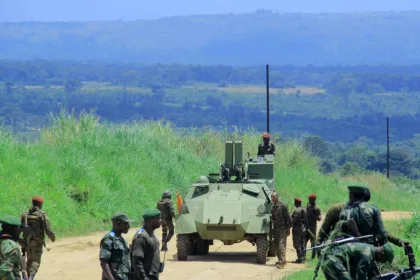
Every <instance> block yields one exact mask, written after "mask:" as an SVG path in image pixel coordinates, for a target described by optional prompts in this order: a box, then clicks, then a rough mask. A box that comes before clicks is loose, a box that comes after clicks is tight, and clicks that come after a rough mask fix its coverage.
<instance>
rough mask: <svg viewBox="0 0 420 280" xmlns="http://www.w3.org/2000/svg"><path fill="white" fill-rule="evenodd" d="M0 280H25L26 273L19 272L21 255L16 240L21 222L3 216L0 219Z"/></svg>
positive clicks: (16, 218) (15, 218)
mask: <svg viewBox="0 0 420 280" xmlns="http://www.w3.org/2000/svg"><path fill="white" fill-rule="evenodd" d="M0 223H1V224H2V225H1V227H2V231H1V232H0V279H7V280H9V279H10V280H20V279H21V275H20V273H21V272H22V278H23V279H27V278H26V277H27V275H26V271H24V270H22V271H21V263H20V261H21V255H20V250H19V245H18V243H17V239H18V238H19V231H20V226H21V222H20V220H19V218H18V217H13V216H9V215H7V216H5V217H2V219H0Z"/></svg>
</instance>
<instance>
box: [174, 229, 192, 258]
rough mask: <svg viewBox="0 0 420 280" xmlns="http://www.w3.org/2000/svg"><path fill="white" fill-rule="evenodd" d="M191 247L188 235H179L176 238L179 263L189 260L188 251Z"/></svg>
mask: <svg viewBox="0 0 420 280" xmlns="http://www.w3.org/2000/svg"><path fill="white" fill-rule="evenodd" d="M189 247H190V239H189V237H188V235H187V234H178V235H177V236H176V249H177V251H178V252H177V254H178V260H179V261H186V260H187V259H188V250H189Z"/></svg>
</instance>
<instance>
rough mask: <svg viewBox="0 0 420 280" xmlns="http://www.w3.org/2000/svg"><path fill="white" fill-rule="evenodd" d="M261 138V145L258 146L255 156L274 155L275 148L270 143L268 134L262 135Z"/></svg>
mask: <svg viewBox="0 0 420 280" xmlns="http://www.w3.org/2000/svg"><path fill="white" fill-rule="evenodd" d="M262 137H263V143H261V144H259V145H258V153H257V156H259V157H260V156H264V155H276V146H275V145H274V144H273V143H272V142H271V141H270V137H271V136H270V134H268V133H264V134H263V135H262Z"/></svg>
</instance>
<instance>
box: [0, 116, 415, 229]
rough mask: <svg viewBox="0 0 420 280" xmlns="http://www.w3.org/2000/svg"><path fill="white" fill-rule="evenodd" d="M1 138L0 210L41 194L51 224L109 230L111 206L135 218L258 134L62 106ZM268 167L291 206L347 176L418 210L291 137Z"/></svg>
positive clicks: (380, 200) (339, 196) (396, 205)
mask: <svg viewBox="0 0 420 280" xmlns="http://www.w3.org/2000/svg"><path fill="white" fill-rule="evenodd" d="M0 139H1V140H0V184H1V189H2V190H6V191H2V192H1V193H0V204H1V205H3V207H2V213H1V214H14V215H20V213H21V212H22V211H24V210H25V209H26V208H28V207H29V205H30V198H31V196H32V195H36V194H38V195H42V196H44V197H45V200H46V203H45V210H46V211H47V213H48V214H49V216H50V217H51V219H52V222H53V226H54V228H55V229H56V230H57V231H58V232H59V235H70V234H81V233H86V232H89V231H95V230H104V229H108V228H109V226H110V223H109V218H110V216H111V215H112V214H113V213H114V212H116V211H125V212H127V213H128V214H129V215H130V216H131V217H133V218H136V219H138V218H139V217H140V215H141V213H142V211H143V209H144V208H146V207H155V201H156V200H157V199H159V197H160V195H161V192H162V191H163V190H165V189H168V188H169V189H172V190H173V191H175V190H179V191H181V192H184V191H185V190H186V188H187V187H188V185H189V184H191V183H192V182H193V181H194V180H196V179H198V178H199V176H200V175H205V174H208V173H212V172H217V171H218V164H219V163H220V162H221V161H222V160H223V146H224V141H225V140H227V139H242V140H243V141H244V143H245V151H250V152H251V153H252V154H254V153H255V152H256V148H257V145H258V143H259V141H260V136H259V133H257V132H255V131H251V130H250V131H246V132H244V133H242V132H240V131H235V132H233V133H231V134H228V133H226V132H223V131H221V132H218V131H214V130H198V131H197V132H195V133H190V134H186V133H183V132H182V130H180V129H176V128H172V127H171V126H170V125H169V124H164V123H162V122H144V123H133V124H130V125H125V126H106V125H103V124H99V123H98V121H97V119H96V118H95V116H94V115H90V114H82V115H80V116H79V118H78V119H76V118H74V117H73V116H71V115H68V114H66V113H64V112H63V113H62V114H60V115H59V116H57V117H55V118H53V122H52V124H51V126H49V127H46V128H44V129H43V130H42V132H41V139H40V140H39V141H38V142H36V143H20V142H18V141H17V140H16V139H15V138H14V136H13V135H12V134H10V133H8V132H7V131H5V130H2V131H1V133H0ZM275 168H276V174H275V176H276V177H275V183H276V187H277V189H278V191H279V193H280V196H281V197H282V199H283V200H284V201H286V202H287V203H288V204H289V205H291V206H292V202H293V198H294V197H296V196H299V197H302V198H305V197H306V196H307V195H308V194H309V193H311V192H316V193H317V194H318V196H319V205H320V206H321V208H322V209H323V210H324V211H325V210H326V209H327V207H328V206H329V205H330V204H332V203H335V202H339V201H344V200H346V199H347V191H346V188H345V185H346V182H348V181H350V180H351V181H354V180H357V181H361V182H367V183H369V184H370V185H371V186H372V189H373V192H372V194H373V195H372V202H373V203H375V204H377V205H378V206H380V207H381V208H384V209H386V210H396V209H401V210H414V209H418V201H419V199H420V196H419V195H413V194H408V193H405V192H404V191H402V190H399V189H398V188H397V187H396V186H393V185H391V183H390V182H389V181H387V180H386V179H384V178H383V177H382V176H380V175H375V174H372V175H364V176H363V177H358V178H340V177H338V175H331V176H324V175H321V174H320V173H319V172H318V171H317V158H314V157H311V156H309V155H308V154H307V152H305V151H304V149H303V148H302V147H301V146H300V144H298V143H297V142H293V141H289V142H285V143H281V144H278V154H277V156H276V166H275ZM332 193H333V194H334V195H333V196H331V194H332Z"/></svg>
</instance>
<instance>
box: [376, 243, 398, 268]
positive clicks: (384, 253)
mask: <svg viewBox="0 0 420 280" xmlns="http://www.w3.org/2000/svg"><path fill="white" fill-rule="evenodd" d="M375 256H376V260H377V261H378V262H381V263H385V262H389V263H392V261H393V260H394V250H393V249H392V245H390V244H389V243H386V244H385V245H384V246H381V247H376V249H375Z"/></svg>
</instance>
